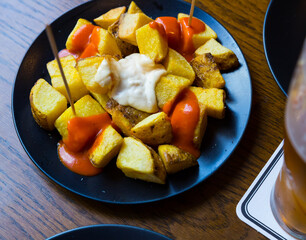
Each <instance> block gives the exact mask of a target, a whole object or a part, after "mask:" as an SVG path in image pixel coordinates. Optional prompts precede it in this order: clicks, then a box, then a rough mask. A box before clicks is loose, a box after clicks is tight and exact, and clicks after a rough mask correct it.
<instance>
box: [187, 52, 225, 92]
mask: <svg viewBox="0 0 306 240" xmlns="http://www.w3.org/2000/svg"><path fill="white" fill-rule="evenodd" d="M190 64H191V66H192V68H193V69H194V71H195V73H196V79H195V81H194V82H195V85H196V86H199V87H203V88H223V87H224V86H225V81H224V79H223V77H222V75H221V73H220V70H219V68H218V66H217V64H216V63H215V61H214V58H213V56H212V55H211V54H210V53H205V54H203V55H200V56H197V57H195V58H194V59H193V60H192V61H191V62H190Z"/></svg>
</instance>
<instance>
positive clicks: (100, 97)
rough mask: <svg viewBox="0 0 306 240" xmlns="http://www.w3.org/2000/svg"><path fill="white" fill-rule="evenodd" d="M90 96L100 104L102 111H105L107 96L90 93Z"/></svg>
mask: <svg viewBox="0 0 306 240" xmlns="http://www.w3.org/2000/svg"><path fill="white" fill-rule="evenodd" d="M90 94H91V95H92V96H93V98H94V99H95V100H96V101H97V102H98V103H100V105H101V106H102V107H103V109H104V110H105V111H106V103H107V102H108V100H109V96H108V95H107V94H99V93H94V92H90Z"/></svg>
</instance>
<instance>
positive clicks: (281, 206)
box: [271, 41, 306, 239]
mask: <svg viewBox="0 0 306 240" xmlns="http://www.w3.org/2000/svg"><path fill="white" fill-rule="evenodd" d="M284 159H285V161H284V164H283V166H282V169H281V171H280V173H279V175H278V178H277V180H276V183H275V186H274V188H273V190H272V194H271V207H272V212H273V214H274V217H275V219H276V220H277V222H278V223H279V224H280V226H281V227H282V228H283V229H284V230H285V231H286V232H288V233H289V234H290V235H292V236H294V237H296V238H298V239H306V41H304V46H303V50H302V53H301V55H300V58H299V60H298V62H297V66H296V68H295V71H294V73H293V78H292V80H291V84H290V89H289V96H288V99H287V105H286V112H285V140H284Z"/></svg>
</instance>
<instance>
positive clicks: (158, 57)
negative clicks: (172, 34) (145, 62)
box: [136, 24, 168, 63]
mask: <svg viewBox="0 0 306 240" xmlns="http://www.w3.org/2000/svg"><path fill="white" fill-rule="evenodd" d="M136 42H137V45H138V48H139V53H141V54H144V55H147V56H148V57H149V58H151V59H152V60H153V61H154V62H156V63H159V62H161V61H162V60H163V59H164V58H165V57H166V56H167V53H168V41H167V38H165V37H164V36H162V35H161V34H160V33H159V31H158V30H157V29H154V28H151V27H150V26H149V24H146V25H144V26H143V27H141V28H139V29H137V31H136Z"/></svg>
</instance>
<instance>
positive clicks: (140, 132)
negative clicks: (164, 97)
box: [131, 112, 172, 145]
mask: <svg viewBox="0 0 306 240" xmlns="http://www.w3.org/2000/svg"><path fill="white" fill-rule="evenodd" d="M131 131H132V134H133V135H134V136H135V137H136V138H138V139H140V140H141V141H142V142H144V143H146V144H149V145H159V144H165V143H170V142H171V140H172V127H171V122H170V119H169V118H168V116H167V114H166V113H164V112H158V113H155V114H152V115H150V116H148V117H147V118H145V119H144V120H142V121H141V122H139V123H137V124H136V125H135V126H134V127H133V128H132V129H131Z"/></svg>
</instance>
